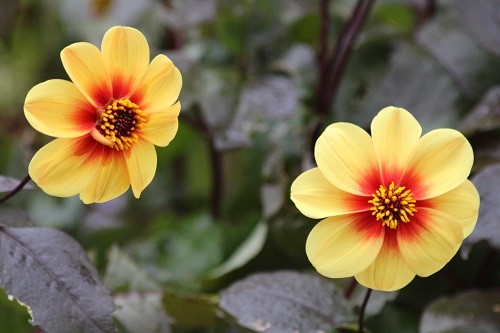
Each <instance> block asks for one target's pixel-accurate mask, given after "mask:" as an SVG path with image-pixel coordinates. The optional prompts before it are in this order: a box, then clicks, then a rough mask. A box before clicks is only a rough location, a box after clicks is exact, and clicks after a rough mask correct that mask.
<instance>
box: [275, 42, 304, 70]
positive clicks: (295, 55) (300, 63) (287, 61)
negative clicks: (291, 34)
mask: <svg viewBox="0 0 500 333" xmlns="http://www.w3.org/2000/svg"><path fill="white" fill-rule="evenodd" d="M313 65H314V50H313V49H312V48H311V47H310V46H308V45H305V44H295V45H292V46H291V47H290V48H289V49H288V50H287V51H286V53H285V54H284V55H283V56H282V57H281V58H279V59H278V60H277V61H275V62H274V63H273V69H274V70H277V71H282V72H285V73H286V74H288V75H298V74H300V73H301V72H303V71H304V70H307V71H308V72H309V73H310V72H311V67H312V66H313Z"/></svg>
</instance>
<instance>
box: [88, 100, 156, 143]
mask: <svg viewBox="0 0 500 333" xmlns="http://www.w3.org/2000/svg"><path fill="white" fill-rule="evenodd" d="M146 118H147V115H146V113H145V112H144V111H142V110H141V109H139V106H138V105H137V104H135V103H132V102H131V101H130V100H129V99H127V98H124V99H118V100H114V101H112V102H110V103H109V104H108V105H107V106H106V107H105V108H104V109H103V110H100V111H99V112H98V114H97V120H96V126H95V128H94V130H92V132H91V135H92V137H93V138H94V139H96V140H97V141H99V142H100V143H102V144H105V145H107V146H109V147H111V148H114V149H116V150H126V149H129V148H130V147H131V146H132V144H133V143H134V142H137V141H138V139H139V136H138V135H137V133H136V131H137V130H139V129H141V128H142V127H144V125H145V124H146V122H147V119H146Z"/></svg>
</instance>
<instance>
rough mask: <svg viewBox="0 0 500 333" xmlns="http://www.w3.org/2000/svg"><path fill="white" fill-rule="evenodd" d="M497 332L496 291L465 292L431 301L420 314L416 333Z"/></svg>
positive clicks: (499, 302)
mask: <svg viewBox="0 0 500 333" xmlns="http://www.w3.org/2000/svg"><path fill="white" fill-rule="evenodd" d="M499 331H500V290H490V291H466V292H462V293H460V294H457V295H455V296H453V297H444V298H440V299H437V300H435V301H434V302H432V303H431V304H430V305H429V306H427V308H426V309H425V310H424V312H423V314H422V317H421V320H420V330H419V332H420V333H452V332H460V333H476V332H481V333H496V332H499Z"/></svg>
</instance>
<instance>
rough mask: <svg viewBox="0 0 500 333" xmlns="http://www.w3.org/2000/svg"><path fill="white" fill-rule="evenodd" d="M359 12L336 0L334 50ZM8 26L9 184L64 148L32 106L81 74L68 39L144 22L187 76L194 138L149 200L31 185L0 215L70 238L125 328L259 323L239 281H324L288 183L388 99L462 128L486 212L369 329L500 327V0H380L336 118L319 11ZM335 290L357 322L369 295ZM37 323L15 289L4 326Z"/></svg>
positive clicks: (218, 5)
mask: <svg viewBox="0 0 500 333" xmlns="http://www.w3.org/2000/svg"><path fill="white" fill-rule="evenodd" d="M356 2H357V1H354V0H332V1H330V5H329V19H330V25H329V27H328V31H327V40H326V41H327V46H328V51H329V52H330V51H331V50H332V49H333V46H334V45H335V43H336V42H337V40H338V36H339V35H340V33H341V31H342V29H343V27H344V25H345V24H346V22H347V21H348V20H349V17H350V16H351V15H352V13H353V10H354V8H355V5H356ZM0 22H2V23H1V24H0V174H1V175H4V176H8V177H14V178H17V179H22V178H24V177H25V176H26V174H27V166H28V163H29V160H30V158H31V157H32V155H33V154H34V152H35V151H36V150H37V149H38V148H39V147H41V146H42V145H43V144H44V143H46V142H48V141H49V140H50V138H47V137H44V136H42V135H40V134H38V133H37V132H36V131H34V130H33V129H32V128H31V127H30V126H29V125H28V123H27V122H26V120H25V118H24V115H23V103H24V98H25V96H26V93H27V92H28V90H29V89H30V88H31V87H32V86H34V85H35V84H37V83H39V82H41V81H44V80H47V79H51V78H65V79H67V75H66V73H65V72H64V69H63V67H62V65H61V62H60V59H59V52H60V51H61V50H62V48H64V47H65V46H67V45H69V44H70V43H73V42H77V41H89V42H92V43H95V44H97V45H99V43H100V41H101V38H102V36H103V34H104V32H105V31H106V30H107V29H108V28H110V27H111V26H114V25H128V26H134V27H136V28H138V29H140V30H141V31H142V32H143V33H144V34H145V35H146V36H147V38H148V41H149V43H150V45H151V47H152V54H156V53H165V54H167V55H168V56H169V57H170V58H171V59H172V60H173V61H174V63H175V64H176V65H177V66H178V67H179V69H180V70H181V72H182V74H183V80H184V85H183V89H182V92H181V96H180V101H181V103H182V112H181V118H180V119H181V123H180V128H179V132H178V134H177V136H176V138H175V139H174V141H173V142H172V143H171V144H170V146H169V147H167V148H165V149H158V150H157V152H158V169H157V173H156V176H155V179H154V180H153V182H152V184H151V185H150V186H149V187H148V188H147V189H146V190H145V191H144V192H143V194H142V196H141V198H140V199H139V200H135V199H134V198H133V197H132V195H131V193H130V192H127V193H126V194H125V195H123V196H122V197H120V198H118V199H115V200H113V201H111V202H108V203H105V204H96V205H88V206H86V205H84V204H82V203H81V202H80V200H79V199H78V198H77V197H73V198H67V199H59V198H54V197H50V196H48V195H46V194H45V193H43V192H42V191H41V190H39V189H37V188H36V187H33V188H32V189H26V190H25V191H22V192H21V193H20V194H18V195H16V196H15V197H14V198H12V199H10V200H9V202H7V203H6V204H3V205H1V206H0V222H1V223H3V224H4V225H10V226H12V225H16V226H21V225H23V226H26V225H29V226H44V227H51V228H56V229H59V230H63V231H65V232H66V233H68V234H69V235H71V236H72V237H74V238H75V239H76V240H77V241H78V242H79V243H80V244H82V246H83V247H84V248H85V250H86V251H87V253H88V254H89V256H90V258H91V260H92V262H93V263H94V265H95V266H96V267H97V269H98V271H99V273H100V274H101V277H102V279H103V281H104V283H105V285H106V286H107V287H108V288H109V289H110V290H111V292H112V295H113V298H114V301H115V303H116V305H117V311H116V312H115V314H114V317H115V320H116V322H117V325H118V326H119V331H120V332H246V331H248V330H250V328H249V325H246V324H245V323H244V320H243V319H244V318H242V317H241V316H240V315H238V314H234V313H233V314H232V315H233V317H234V318H230V316H229V315H228V314H227V313H226V314H224V311H222V309H224V310H227V308H224V306H222V309H221V307H218V306H217V305H219V303H220V300H221V295H222V299H224V295H227V297H229V296H231V294H232V293H233V289H231V288H230V286H231V285H232V284H233V283H234V282H235V281H239V280H240V279H243V278H246V277H252V276H253V277H255V276H256V275H253V274H255V273H257V272H260V273H262V272H267V273H269V272H274V271H278V270H288V271H300V272H310V273H312V272H313V269H312V267H311V266H310V264H309V263H308V261H307V259H306V257H305V251H304V244H305V239H306V237H307V234H308V232H309V231H310V230H311V228H312V227H313V225H314V224H315V222H314V221H312V220H308V219H307V218H305V217H304V216H302V215H301V214H300V213H299V212H298V211H297V209H296V208H295V207H294V206H293V204H292V203H291V202H290V200H289V188H290V184H291V182H292V181H293V180H294V179H295V178H296V177H297V175H298V174H299V173H300V172H301V171H302V170H304V169H307V168H310V167H312V166H313V158H312V155H311V146H312V144H313V142H314V135H315V134H314V129H315V128H316V129H319V130H322V129H323V128H325V127H326V126H327V125H328V124H329V123H331V122H335V121H348V122H353V123H356V124H358V125H360V126H363V127H365V128H368V126H369V124H370V122H371V119H372V118H373V116H374V115H375V114H376V113H377V112H378V111H379V110H380V109H382V108H383V107H384V106H387V105H395V106H399V107H404V108H406V109H408V110H410V111H411V112H412V113H413V114H414V115H415V117H416V118H417V119H418V120H419V121H420V123H421V124H422V126H423V128H424V132H427V131H429V130H431V129H434V128H438V127H451V128H456V129H459V130H461V131H462V132H463V133H464V134H465V135H466V136H467V137H468V138H469V140H470V141H471V143H472V145H473V147H474V150H475V164H474V169H473V178H472V179H473V181H474V183H475V184H476V186H477V187H478V189H479V192H480V193H481V196H482V202H481V205H482V206H481V213H480V218H479V222H478V226H477V228H476V230H475V231H474V233H473V234H472V235H471V236H470V238H468V239H467V240H466V241H465V242H464V246H463V248H462V250H461V252H459V254H457V256H456V257H455V258H454V259H453V260H452V261H451V262H450V263H449V264H448V265H447V266H446V267H445V268H444V269H443V270H442V271H440V272H438V273H436V274H435V275H433V276H431V277H429V278H426V279H421V278H418V277H417V278H416V279H415V280H414V281H413V282H412V283H411V284H410V285H409V286H408V287H406V288H404V289H403V290H401V291H399V292H394V293H380V294H378V295H375V296H374V300H372V301H373V302H374V303H376V304H378V306H374V307H373V308H372V310H371V312H369V315H370V318H369V320H368V322H367V326H368V329H369V330H370V331H371V332H394V331H397V332H451V331H452V330H451V329H455V330H453V332H478V330H477V329H478V327H479V328H481V329H480V330H479V331H482V332H498V330H500V297H498V296H499V288H500V284H499V281H500V260H499V256H498V248H499V247H500V241H499V240H500V224H499V217H500V211H499V201H498V196H497V195H495V194H496V191H498V188H500V164H499V163H500V140H499V138H500V2H499V1H498V0H480V1H466V0H440V1H437V0H436V1H433V0H378V1H375V4H374V5H373V7H372V8H371V11H370V12H369V15H368V16H367V18H366V21H365V22H364V24H363V27H362V29H361V31H360V33H359V35H358V36H357V39H356V40H355V42H354V44H353V45H352V53H350V55H349V57H348V58H347V62H346V64H345V66H344V67H343V72H342V73H341V77H340V78H339V80H338V88H337V89H336V91H335V92H334V95H333V96H331V97H332V104H331V105H330V106H328V109H327V112H326V113H321V112H318V110H317V104H316V102H315V101H316V97H317V94H318V91H317V89H318V85H317V82H318V72H317V71H318V63H317V62H318V57H317V54H318V49H319V48H320V47H321V46H322V45H324V43H325V40H324V39H323V40H320V35H321V34H320V28H321V9H320V1H319V0H314V1H299V0H276V1H272V0H241V1H236V0H162V1H160V0H143V1H134V0H45V1H37V0H2V1H1V2H0ZM2 181H6V180H5V178H2ZM289 274H291V273H290V272H289ZM314 274H315V273H313V274H312V275H314ZM308 276H309V275H308ZM258 277H259V275H257V280H256V281H257V284H258V283H259V282H258V281H259V280H258ZM287 278H290V276H288V277H284V280H286V279H287ZM329 283H330V282H329ZM334 283H335V285H334V288H337V289H336V290H339V291H340V292H341V293H344V294H345V295H346V296H347V298H349V302H350V303H349V304H351V305H350V308H351V310H352V311H354V313H355V312H356V311H357V307H358V306H359V304H360V302H361V299H362V294H363V290H362V289H364V288H362V287H360V286H357V287H356V286H355V285H353V284H352V283H351V281H350V280H349V279H347V280H337V281H334ZM221 291H222V292H221ZM297 293H299V297H301V296H300V292H299V291H297ZM243 296H244V295H241V297H243ZM228 302H229V301H228ZM346 302H348V301H347V300H346ZM221 304H222V305H224V303H221ZM228 304H231V303H230V302H229V303H228ZM384 304H385V306H384ZM254 305H255V306H258V304H257V303H256V304H254ZM231 306H232V305H229V307H231ZM318 306H319V305H318ZM276 307H278V308H279V307H280V305H279V302H277V305H276ZM28 318H29V315H28V313H27V311H26V309H25V308H23V307H22V306H20V305H18V304H17V303H16V302H11V301H9V300H8V298H7V295H5V294H3V293H2V292H1V291H0V332H14V333H15V332H35V331H36V328H35V329H34V328H32V327H31V325H30V324H29V323H28ZM443 318H444V319H443ZM346 321H347V322H352V320H351V321H349V320H346ZM354 322H355V321H354ZM244 326H245V327H246V328H244ZM396 327H397V329H396V330H395V328H396ZM254 329H255V325H254ZM332 329H333V328H332ZM344 329H347V330H348V329H349V328H348V327H347V328H344Z"/></svg>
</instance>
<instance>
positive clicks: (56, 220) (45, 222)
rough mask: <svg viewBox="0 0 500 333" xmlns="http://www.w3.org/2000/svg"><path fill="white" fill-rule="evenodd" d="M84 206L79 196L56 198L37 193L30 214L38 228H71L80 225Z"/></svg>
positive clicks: (32, 200)
mask: <svg viewBox="0 0 500 333" xmlns="http://www.w3.org/2000/svg"><path fill="white" fill-rule="evenodd" d="M82 212H83V206H82V202H81V200H80V198H79V197H78V196H73V197H70V198H56V197H53V196H50V195H47V194H45V193H44V192H41V191H37V193H36V195H34V196H32V198H31V201H30V202H29V206H28V214H29V216H30V217H31V219H32V220H33V222H34V223H35V224H36V225H37V226H42V227H49V228H59V229H60V228H70V227H74V226H75V225H77V224H78V222H79V219H78V218H81V216H82V215H83V214H82Z"/></svg>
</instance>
